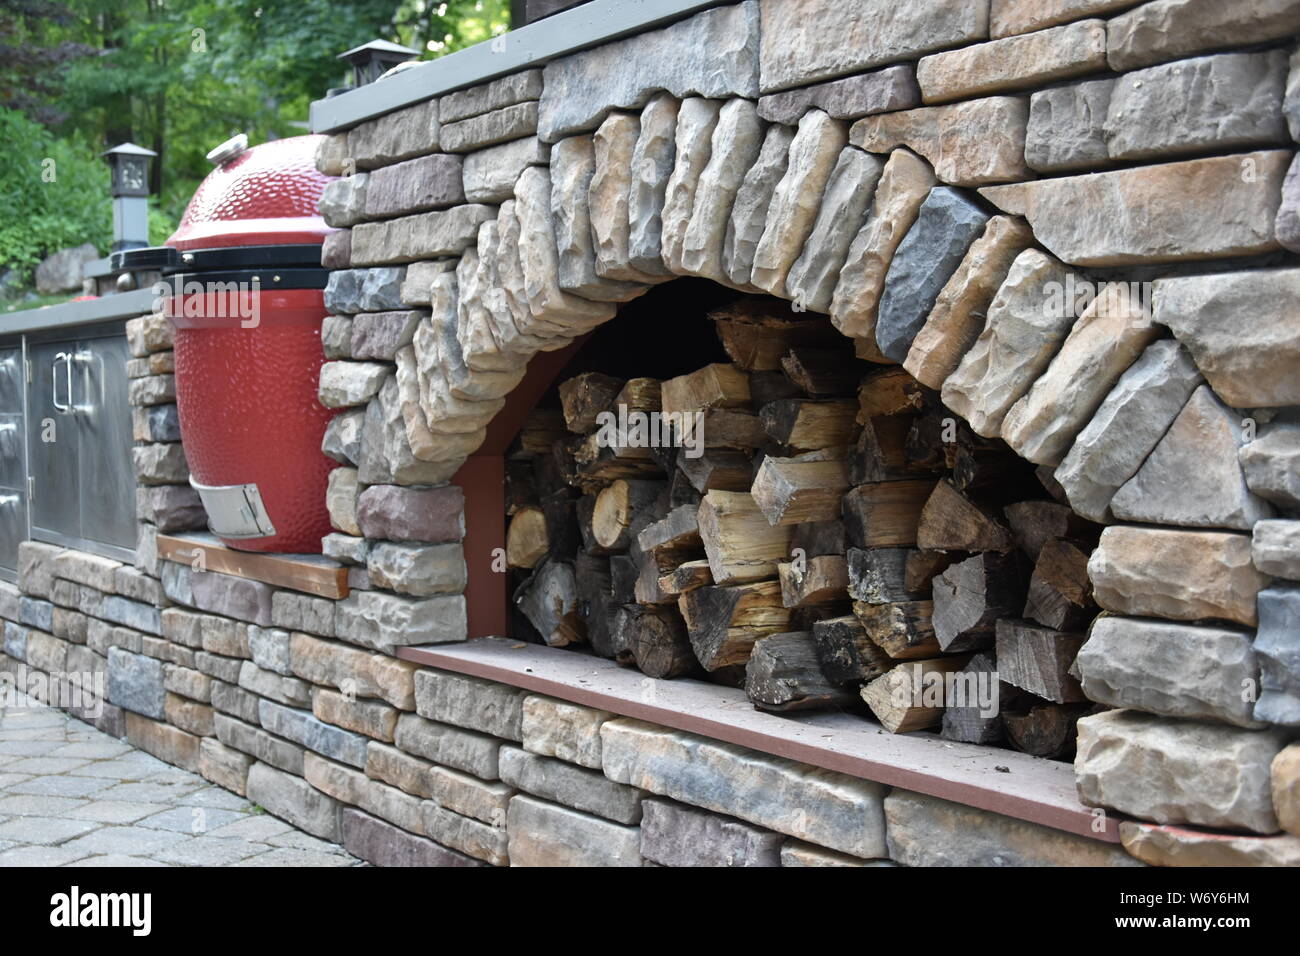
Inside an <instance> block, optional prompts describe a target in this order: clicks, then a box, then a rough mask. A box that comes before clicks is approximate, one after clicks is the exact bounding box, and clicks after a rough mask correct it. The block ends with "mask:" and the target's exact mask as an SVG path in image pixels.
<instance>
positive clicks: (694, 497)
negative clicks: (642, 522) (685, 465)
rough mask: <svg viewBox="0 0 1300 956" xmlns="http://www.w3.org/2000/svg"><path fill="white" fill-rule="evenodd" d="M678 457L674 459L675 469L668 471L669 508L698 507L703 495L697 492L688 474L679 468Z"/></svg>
mask: <svg viewBox="0 0 1300 956" xmlns="http://www.w3.org/2000/svg"><path fill="white" fill-rule="evenodd" d="M676 457H677V456H674V458H673V467H672V468H670V469H669V470H668V507H669V508H679V507H681V506H682V505H691V506H692V507H698V506H699V504H700V498H701V495H700V493H699V492H698V491H696V490H695V486H694V485H692V484H691V480H690V479H689V478H687V477H686V472H684V471H682V470H681V469H680V468H678V467H677V464H676Z"/></svg>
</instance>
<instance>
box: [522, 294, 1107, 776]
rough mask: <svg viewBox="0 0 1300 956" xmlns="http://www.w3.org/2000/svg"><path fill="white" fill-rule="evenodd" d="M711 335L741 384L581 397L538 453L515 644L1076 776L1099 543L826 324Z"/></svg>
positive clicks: (721, 316) (529, 470)
mask: <svg viewBox="0 0 1300 956" xmlns="http://www.w3.org/2000/svg"><path fill="white" fill-rule="evenodd" d="M709 318H710V319H711V320H712V321H713V322H714V325H715V328H716V331H717V333H718V335H719V338H720V339H721V342H722V346H723V349H724V350H725V352H726V355H727V356H728V357H729V358H730V361H729V362H725V363H724V362H716V363H712V364H708V365H705V366H704V367H702V368H699V369H697V370H695V371H693V372H690V373H688V374H685V375H679V376H676V377H671V378H667V379H664V380H659V379H655V378H648V377H647V378H631V379H626V380H624V379H618V378H613V377H611V376H608V375H604V374H601V373H598V372H588V373H584V374H581V375H578V376H576V377H574V378H571V379H569V380H567V381H564V382H562V383H561V384H560V386H559V390H558V400H559V404H560V408H559V409H545V408H540V409H538V410H536V411H535V412H534V414H533V415H532V417H531V418H530V420H529V423H528V425H527V426H526V427H525V428H524V430H523V432H522V433H521V434H520V436H519V439H518V440H517V442H516V444H515V447H514V450H513V452H512V454H511V457H510V460H509V465H508V475H507V484H508V505H507V509H508V512H509V515H510V522H509V529H508V533H507V543H506V557H507V563H508V564H509V566H510V573H511V574H512V575H513V576H514V586H513V589H512V591H513V594H514V603H515V607H516V609H517V610H518V612H519V614H520V615H521V617H522V620H521V621H520V622H519V623H520V627H521V628H529V629H535V631H536V634H537V635H538V636H539V638H540V640H542V641H545V642H546V643H548V644H551V645H556V646H562V645H568V644H574V643H585V644H586V645H587V646H589V647H590V649H591V650H592V651H594V652H595V653H596V654H599V655H601V656H604V657H609V658H613V659H615V660H617V661H619V662H620V663H623V664H626V665H629V666H635V667H637V668H638V669H640V670H641V671H642V672H644V673H645V674H647V675H649V676H650V677H655V678H673V677H683V676H692V677H701V678H707V679H711V680H715V681H718V682H721V683H726V684H730V685H733V686H743V687H744V689H745V691H746V692H747V694H748V695H749V697H750V699H751V700H752V701H753V702H754V704H755V705H756V706H757V707H760V708H762V709H765V710H770V711H794V710H814V709H819V708H840V709H851V710H861V709H863V705H864V703H865V708H867V709H869V710H870V712H871V713H872V714H874V716H875V718H876V719H877V720H878V721H879V722H880V723H881V724H882V725H883V726H884V727H885V728H886V729H888V730H889V731H891V732H896V733H903V732H908V731H914V730H937V731H939V732H940V733H941V734H942V735H943V736H944V737H947V738H950V739H953V740H961V741H967V742H975V743H986V744H987V743H996V742H1000V741H1002V740H1004V739H1005V740H1007V741H1009V742H1010V744H1011V745H1013V746H1015V747H1018V748H1019V749H1022V750H1025V751H1027V752H1029V753H1034V754H1038V755H1041V756H1052V757H1062V756H1068V755H1069V753H1070V752H1071V751H1072V748H1073V739H1074V722H1075V721H1076V720H1077V719H1078V717H1079V716H1081V715H1082V714H1083V713H1086V712H1087V710H1088V708H1089V705H1088V704H1087V703H1086V701H1085V700H1084V697H1083V694H1082V692H1081V691H1080V688H1079V684H1078V681H1077V680H1076V679H1075V677H1074V676H1072V675H1071V674H1070V667H1071V664H1072V663H1073V660H1074V656H1075V653H1076V652H1077V650H1078V648H1079V646H1080V645H1081V643H1082V641H1083V635H1084V634H1085V633H1086V630H1087V626H1088V623H1089V622H1090V620H1091V618H1092V617H1093V616H1094V615H1095V613H1096V610H1097V609H1096V607H1095V605H1094V604H1093V602H1092V599H1091V592H1090V587H1089V584H1088V576H1087V560H1088V555H1089V553H1090V551H1091V548H1092V547H1093V546H1094V545H1095V543H1096V537H1097V533H1098V530H1099V529H1098V528H1096V527H1095V526H1093V525H1091V524H1089V523H1088V522H1086V521H1084V520H1083V519H1081V518H1079V517H1078V516H1076V515H1075V514H1074V513H1073V512H1072V511H1071V510H1070V509H1069V507H1068V506H1067V505H1065V504H1063V503H1062V502H1061V501H1060V500H1054V499H1053V492H1055V491H1058V490H1059V489H1055V488H1054V487H1053V486H1052V483H1051V480H1050V477H1048V476H1045V475H1040V474H1038V473H1036V472H1035V471H1034V470H1033V467H1032V466H1031V465H1028V464H1026V463H1025V462H1023V461H1022V460H1021V459H1019V458H1018V457H1016V456H1015V455H1014V454H1013V453H1012V452H1011V451H1010V450H1009V449H1008V448H1007V447H1006V445H1005V444H1003V443H1002V442H1001V441H997V440H986V439H982V438H980V437H978V436H976V435H975V434H974V433H973V432H972V431H971V430H970V429H969V428H968V427H967V426H966V425H965V424H964V423H963V422H962V421H961V420H960V419H959V418H958V417H957V416H955V415H954V414H952V413H951V412H949V411H948V410H947V409H945V408H944V407H943V406H942V405H941V404H940V403H939V401H938V396H937V394H936V393H934V392H932V391H931V390H929V389H926V388H924V387H923V386H921V385H920V384H919V383H918V382H916V381H915V380H914V379H913V378H912V377H911V376H910V375H908V374H907V373H906V372H905V371H904V370H903V369H902V368H900V367H898V366H882V365H873V364H870V363H868V362H865V361H862V360H859V359H858V358H857V357H855V355H854V353H853V348H852V344H851V343H850V342H849V340H846V339H844V338H842V337H839V336H838V335H837V333H835V332H834V330H833V329H832V328H831V327H830V325H829V324H828V323H827V321H826V320H825V318H824V317H821V316H811V315H801V314H798V313H792V312H790V311H789V306H788V305H786V304H784V303H779V302H776V301H775V300H767V299H762V298H758V297H744V298H741V299H738V300H737V301H735V302H734V303H732V304H730V305H728V306H727V307H725V308H722V309H720V310H717V311H715V312H713V313H711V314H710V315H709ZM524 622H526V623H524ZM999 682H1000V683H999ZM958 685H962V686H963V687H965V689H966V690H968V691H975V690H977V689H981V688H982V689H984V690H985V691H986V693H985V694H984V696H983V697H977V696H974V695H968V696H966V697H960V696H957V695H955V694H954V693H953V688H954V687H957V686H958ZM936 687H937V688H938V690H937V692H936V690H935V688H936ZM990 687H992V688H993V689H994V690H995V691H996V693H997V698H998V699H997V700H996V701H990V700H988V699H987V698H988V695H987V690H988V688H990ZM936 693H937V696H936ZM990 705H992V706H990Z"/></svg>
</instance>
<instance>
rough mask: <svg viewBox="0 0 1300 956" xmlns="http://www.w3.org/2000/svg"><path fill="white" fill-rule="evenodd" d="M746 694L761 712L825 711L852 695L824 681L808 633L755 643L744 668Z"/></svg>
mask: <svg viewBox="0 0 1300 956" xmlns="http://www.w3.org/2000/svg"><path fill="white" fill-rule="evenodd" d="M745 693H746V694H748V695H749V699H750V700H752V701H753V702H754V706H755V707H758V708H759V709H760V710H770V711H776V712H778V713H779V712H784V711H790V710H824V709H826V708H828V707H844V706H847V705H849V704H851V703H852V702H853V700H854V695H853V694H852V693H851V692H850V691H847V690H845V689H844V688H842V687H839V686H837V685H836V684H834V683H832V682H831V681H830V680H828V679H827V677H826V675H825V674H823V673H822V669H821V663H820V661H819V660H818V658H817V647H816V644H815V642H814V640H813V635H812V633H811V632H809V631H787V632H785V633H782V634H772V635H769V636H768V637H764V638H762V639H760V640H758V641H756V642H755V643H754V649H753V651H752V653H751V654H750V656H749V661H748V663H747V664H746V665H745Z"/></svg>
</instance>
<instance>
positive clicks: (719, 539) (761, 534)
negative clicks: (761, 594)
mask: <svg viewBox="0 0 1300 956" xmlns="http://www.w3.org/2000/svg"><path fill="white" fill-rule="evenodd" d="M697 514H698V517H699V528H700V539H701V541H702V542H703V544H704V553H705V556H706V557H707V558H708V559H709V569H710V570H711V571H712V572H713V580H714V582H715V583H716V584H717V585H719V586H723V585H728V584H740V583H743V582H746V581H759V580H762V579H764V578H775V577H776V573H777V570H776V566H777V563H778V562H780V561H783V560H785V559H786V558H787V557H788V556H789V554H790V534H791V532H790V528H789V526H787V525H776V526H775V527H774V526H772V525H770V524H768V522H767V518H765V517H764V516H763V512H762V511H760V510H759V508H758V504H757V503H756V502H755V501H754V499H753V497H752V496H751V495H749V494H747V493H744V492H734V491H710V492H709V493H708V494H706V495H705V496H704V499H703V500H702V501H701V502H700V507H699V511H698V513H697ZM772 583H773V584H775V583H776V582H775V581H774V582H772ZM778 590H779V586H778Z"/></svg>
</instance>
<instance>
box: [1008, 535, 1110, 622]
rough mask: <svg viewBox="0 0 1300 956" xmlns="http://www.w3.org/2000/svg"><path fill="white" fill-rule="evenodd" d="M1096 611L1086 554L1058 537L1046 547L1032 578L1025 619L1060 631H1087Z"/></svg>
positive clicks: (1026, 601)
mask: <svg viewBox="0 0 1300 956" xmlns="http://www.w3.org/2000/svg"><path fill="white" fill-rule="evenodd" d="M1097 610H1098V609H1097V605H1096V603H1095V602H1094V601H1093V599H1092V581H1091V580H1090V579H1089V577H1088V555H1087V553H1086V552H1085V551H1083V550H1082V549H1081V548H1079V547H1078V546H1077V545H1075V544H1073V543H1072V542H1069V541H1065V540H1062V539H1059V538H1058V539H1055V540H1052V541H1048V542H1047V543H1046V544H1044V545H1043V547H1042V549H1041V550H1040V551H1039V553H1038V561H1037V563H1035V565H1034V573H1033V575H1032V576H1031V577H1030V578H1029V596H1028V597H1027V598H1026V599H1025V617H1027V618H1029V619H1030V620H1033V621H1037V622H1038V623H1039V624H1042V625H1044V626H1045V627H1051V628H1055V629H1056V630H1058V631H1086V630H1087V629H1088V625H1089V624H1090V623H1092V619H1093V618H1094V617H1096V616H1097Z"/></svg>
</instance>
